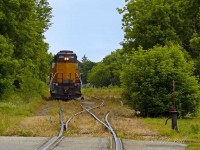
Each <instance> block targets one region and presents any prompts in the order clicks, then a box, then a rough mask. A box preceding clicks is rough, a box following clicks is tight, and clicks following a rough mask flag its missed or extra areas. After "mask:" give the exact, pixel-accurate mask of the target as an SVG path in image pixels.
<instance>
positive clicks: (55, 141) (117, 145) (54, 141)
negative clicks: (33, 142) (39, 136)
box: [37, 101, 123, 150]
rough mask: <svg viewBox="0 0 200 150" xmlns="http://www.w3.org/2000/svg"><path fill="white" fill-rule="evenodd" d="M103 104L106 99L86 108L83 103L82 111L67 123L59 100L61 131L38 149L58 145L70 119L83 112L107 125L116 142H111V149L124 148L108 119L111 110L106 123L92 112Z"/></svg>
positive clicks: (51, 147) (119, 149) (48, 149)
mask: <svg viewBox="0 0 200 150" xmlns="http://www.w3.org/2000/svg"><path fill="white" fill-rule="evenodd" d="M102 106H104V101H102V103H101V104H100V105H98V106H94V107H91V108H86V107H84V106H83V105H81V107H82V108H83V110H82V111H80V112H77V113H76V114H74V115H73V116H71V117H70V118H69V119H68V120H67V121H66V123H64V121H63V113H62V108H61V105H60V101H58V110H59V119H60V131H59V133H58V135H57V136H54V137H53V138H51V139H50V140H48V141H47V142H46V143H44V144H43V145H42V146H41V147H39V148H38V149H37V150H50V149H53V148H54V147H55V146H56V145H58V144H59V143H60V142H61V141H62V139H63V138H64V136H63V132H64V130H67V129H68V126H69V123H70V121H71V120H72V119H73V118H74V117H76V116H78V115H80V114H82V113H84V112H87V113H89V114H90V115H91V116H92V117H94V118H95V119H96V120H97V121H98V122H100V123H101V124H102V125H103V126H105V127H106V128H107V129H108V130H109V131H110V132H111V133H112V136H113V137H112V139H114V144H113V142H111V144H110V150H114V149H115V150H122V149H123V145H122V141H121V140H120V139H119V138H117V135H116V133H115V132H114V130H113V128H112V126H111V124H110V123H109V121H108V116H109V114H110V112H108V113H107V114H106V116H105V121H106V123H104V122H103V121H101V120H100V119H99V118H98V117H97V116H96V115H95V114H93V113H92V112H91V110H93V109H96V108H100V107H102ZM111 141H113V140H111Z"/></svg>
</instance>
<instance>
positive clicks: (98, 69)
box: [88, 63, 111, 87]
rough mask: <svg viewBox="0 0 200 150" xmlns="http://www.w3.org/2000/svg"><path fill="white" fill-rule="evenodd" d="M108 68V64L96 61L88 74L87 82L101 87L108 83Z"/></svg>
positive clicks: (109, 76) (109, 75)
mask: <svg viewBox="0 0 200 150" xmlns="http://www.w3.org/2000/svg"><path fill="white" fill-rule="evenodd" d="M110 78H111V74H110V70H109V67H108V66H105V65H104V64H103V63H98V65H97V66H95V67H93V68H92V70H91V72H90V73H89V74H88V82H89V83H91V84H92V85H94V86H95V87H103V86H108V85H110Z"/></svg>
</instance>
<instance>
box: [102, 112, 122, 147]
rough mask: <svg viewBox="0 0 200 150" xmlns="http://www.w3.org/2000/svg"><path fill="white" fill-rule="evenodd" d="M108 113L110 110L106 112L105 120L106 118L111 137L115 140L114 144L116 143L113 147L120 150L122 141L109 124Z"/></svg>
mask: <svg viewBox="0 0 200 150" xmlns="http://www.w3.org/2000/svg"><path fill="white" fill-rule="evenodd" d="M109 114H110V112H108V113H107V115H106V118H105V120H106V123H107V125H108V127H109V128H110V131H111V133H112V135H113V137H114V141H115V145H116V147H115V148H116V150H122V149H123V148H122V142H121V140H120V139H119V138H117V135H116V133H115V131H114V130H113V128H112V126H111V125H110V123H109V121H108V116H109Z"/></svg>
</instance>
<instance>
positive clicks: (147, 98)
mask: <svg viewBox="0 0 200 150" xmlns="http://www.w3.org/2000/svg"><path fill="white" fill-rule="evenodd" d="M193 71H194V67H193V62H192V61H190V59H189V56H188V55H187V53H186V52H185V51H184V50H183V48H182V47H180V46H178V45H173V44H169V45H167V46H164V47H161V46H155V47H154V48H153V49H150V50H148V51H146V50H143V49H142V48H140V49H139V51H136V52H134V54H133V55H132V56H131V58H130V64H128V65H125V66H124V68H123V72H122V74H121V80H122V88H123V96H124V98H125V99H126V100H125V102H126V103H127V104H129V105H130V106H131V107H132V108H134V109H137V110H140V111H141V114H142V115H143V116H145V117H146V116H152V117H157V116H162V115H163V114H164V113H165V112H166V111H168V110H169V108H170V107H171V106H172V105H173V99H172V81H173V80H175V87H176V88H175V91H176V92H175V102H176V107H177V110H178V111H179V114H180V115H181V116H185V115H186V114H188V113H190V114H195V113H196V112H197V109H198V104H199V98H200V93H199V84H198V81H197V79H196V78H195V77H194V76H193Z"/></svg>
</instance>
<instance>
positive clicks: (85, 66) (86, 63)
mask: <svg viewBox="0 0 200 150" xmlns="http://www.w3.org/2000/svg"><path fill="white" fill-rule="evenodd" d="M94 66H96V63H95V62H92V61H91V60H89V59H88V58H87V57H86V55H84V56H83V58H82V60H81V63H80V67H81V74H82V75H81V78H82V83H83V84H84V85H86V84H87V83H88V73H89V72H90V71H91V69H92V68H93V67H94Z"/></svg>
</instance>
